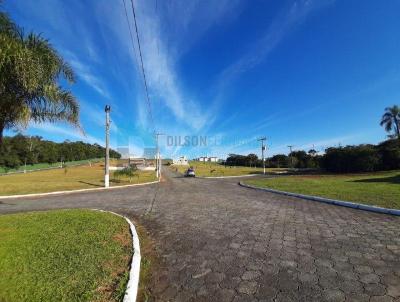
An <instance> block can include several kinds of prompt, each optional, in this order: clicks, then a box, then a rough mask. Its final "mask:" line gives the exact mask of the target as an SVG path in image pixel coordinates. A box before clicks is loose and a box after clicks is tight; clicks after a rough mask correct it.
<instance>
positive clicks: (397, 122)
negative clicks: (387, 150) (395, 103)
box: [394, 117, 400, 139]
mask: <svg viewBox="0 0 400 302" xmlns="http://www.w3.org/2000/svg"><path fill="white" fill-rule="evenodd" d="M394 127H395V128H396V134H397V139H400V120H398V119H397V118H396V117H395V118H394Z"/></svg>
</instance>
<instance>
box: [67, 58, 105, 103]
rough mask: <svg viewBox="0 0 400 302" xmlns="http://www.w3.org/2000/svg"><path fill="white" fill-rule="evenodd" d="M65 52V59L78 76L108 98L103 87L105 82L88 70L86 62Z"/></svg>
mask: <svg viewBox="0 0 400 302" xmlns="http://www.w3.org/2000/svg"><path fill="white" fill-rule="evenodd" d="M65 53H67V56H68V58H67V61H68V63H69V64H71V66H72V68H73V69H74V70H75V71H76V73H77V74H78V76H79V77H80V78H81V79H82V80H84V81H85V82H86V83H87V84H88V85H89V86H90V87H92V88H93V89H94V90H96V91H97V92H98V93H99V94H100V95H102V96H103V97H105V98H109V97H110V94H109V93H108V91H107V89H106V88H105V84H104V83H103V82H102V80H100V78H99V77H97V76H95V75H94V74H93V72H92V71H91V70H90V68H89V65H88V64H84V63H83V62H81V61H79V60H78V58H77V57H76V56H74V55H73V54H72V53H71V52H68V51H66V52H65Z"/></svg>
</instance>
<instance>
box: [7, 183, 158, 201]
mask: <svg viewBox="0 0 400 302" xmlns="http://www.w3.org/2000/svg"><path fill="white" fill-rule="evenodd" d="M159 182H160V181H159V180H155V181H149V182H144V183H138V184H130V185H123V186H115V187H108V188H103V187H101V188H90V189H78V190H66V191H56V192H46V193H32V194H20V195H5V196H0V200H1V199H12V198H26V197H41V196H48V195H66V194H73V193H84V192H92V191H102V190H114V189H121V188H127V187H138V186H145V185H151V184H156V183H159Z"/></svg>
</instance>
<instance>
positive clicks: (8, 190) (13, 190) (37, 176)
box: [0, 163, 156, 196]
mask: <svg viewBox="0 0 400 302" xmlns="http://www.w3.org/2000/svg"><path fill="white" fill-rule="evenodd" d="M154 180H156V177H155V172H152V171H140V172H138V177H133V178H132V179H131V182H130V181H129V178H128V177H119V178H118V179H114V178H113V174H112V172H111V180H110V185H111V186H119V185H126V184H131V183H132V184H134V183H144V182H148V181H154ZM103 186H104V165H103V163H96V164H92V165H91V166H89V165H86V166H77V167H69V168H66V169H64V168H63V169H54V170H46V171H37V172H30V173H26V174H24V173H23V174H13V175H5V176H0V196H1V195H16V194H29V193H46V192H55V191H64V190H74V189H88V188H99V187H103Z"/></svg>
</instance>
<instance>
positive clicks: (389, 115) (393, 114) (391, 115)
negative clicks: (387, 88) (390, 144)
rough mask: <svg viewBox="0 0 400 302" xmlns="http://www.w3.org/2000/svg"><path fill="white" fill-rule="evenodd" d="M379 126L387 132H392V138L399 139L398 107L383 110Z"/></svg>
mask: <svg viewBox="0 0 400 302" xmlns="http://www.w3.org/2000/svg"><path fill="white" fill-rule="evenodd" d="M380 124H381V126H384V127H385V130H386V131H387V132H390V131H392V130H393V131H394V133H395V134H394V137H397V138H398V139H400V107H399V106H397V105H393V107H387V108H385V113H384V114H383V115H382V119H381V123H380ZM390 137H393V136H390Z"/></svg>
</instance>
